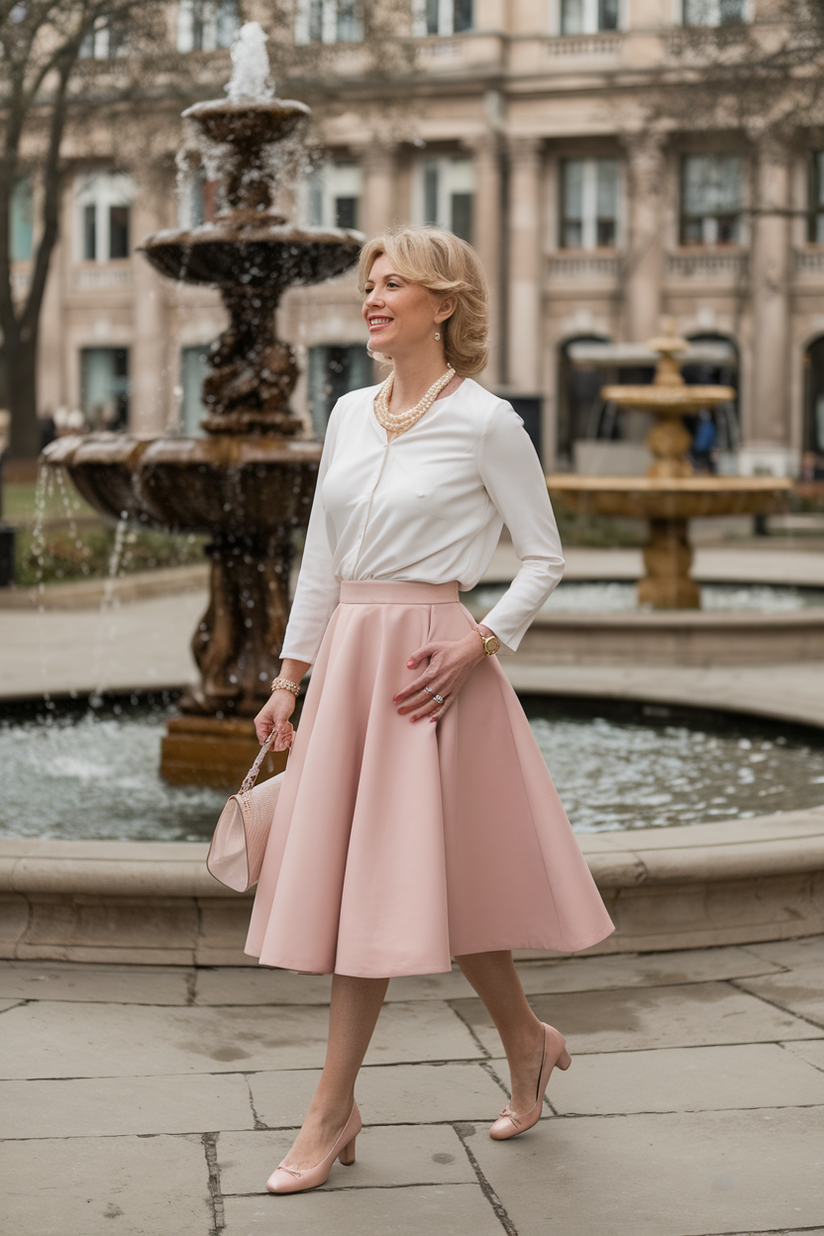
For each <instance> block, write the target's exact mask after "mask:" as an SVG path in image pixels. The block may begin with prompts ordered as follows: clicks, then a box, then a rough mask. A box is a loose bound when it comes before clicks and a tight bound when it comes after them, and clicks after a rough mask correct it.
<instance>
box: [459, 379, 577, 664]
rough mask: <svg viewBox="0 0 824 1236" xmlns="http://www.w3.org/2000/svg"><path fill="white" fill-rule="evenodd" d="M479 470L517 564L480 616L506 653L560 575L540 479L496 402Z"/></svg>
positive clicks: (525, 440) (524, 439) (509, 414)
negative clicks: (515, 571)
mask: <svg viewBox="0 0 824 1236" xmlns="http://www.w3.org/2000/svg"><path fill="white" fill-rule="evenodd" d="M479 464H480V474H481V479H482V480H483V483H484V486H485V488H486V491H487V493H488V494H489V496H490V498H491V499H492V502H493V503H494V504H495V507H496V508H497V510H498V512H499V514H500V515H501V517H502V519H503V521H504V523H505V524H506V526H507V528H508V529H509V531H510V534H511V536H512V545H513V548H514V550H515V553H516V554H517V556H518V558H519V559H520V561H521V568H520V570H519V571H518V574H517V575H516V576H515V578H514V580H513V581H512V584H511V585H510V587H509V588H508V589H507V591H506V592H505V593H504V595H503V596H502V597H501V599H500V601H498V603H497V604H496V605H495V606H494V607H493V608H492V609H491V610H490V611H489V613H488V614H487V616H486V617H485V618H484V619H483V625H484V626H486V627H489V629H490V630H491V631H493V632H494V633H495V635H497V637H498V639H499V640H500V641H501V644H502V645H503V646H504V648H505V649H506V651H508V652H514V651H515V650H516V649H517V647H518V645H519V644H520V642H521V639H522V638H523V636H524V633H525V631H526V630H527V627H528V626H529V624H530V623H531V622H532V620H533V618H534V617H535V615H536V614H537V613H538V611H539V610H540V608H541V606H542V605H543V604H544V603H545V601H546V600H547V597H548V596H549V595H550V593H551V592H552V590H553V589H554V588H555V587H556V585H557V584H558V583H560V580H561V577H562V575H563V573H564V558H563V554H562V552H561V539H560V537H559V535H558V526H557V524H556V522H555V516H554V514H553V511H552V504H551V502H550V500H549V494H548V492H547V487H546V478H545V477H544V473H543V469H542V468H541V464H540V461H539V459H538V456H537V454H536V452H535V448H534V447H533V445H532V442H531V441H530V439H529V435H528V434H527V433H526V430H525V429H524V427H523V421H522V420H521V418H520V417H519V416H518V414H517V413H516V412H515V411H514V409H513V408H512V407H511V406H510V405H509V404H507V403H504V402H500V403H498V404H497V405H496V406H495V408H493V409H492V413H491V415H490V418H489V422H488V425H487V428H486V431H485V433H484V435H483V437H482V439H481V444H480V453H479Z"/></svg>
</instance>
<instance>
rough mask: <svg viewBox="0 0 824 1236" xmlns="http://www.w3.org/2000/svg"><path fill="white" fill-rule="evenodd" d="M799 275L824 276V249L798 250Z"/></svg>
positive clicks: (796, 266) (796, 259)
mask: <svg viewBox="0 0 824 1236" xmlns="http://www.w3.org/2000/svg"><path fill="white" fill-rule="evenodd" d="M795 273H796V274H797V275H824V249H796V251H795Z"/></svg>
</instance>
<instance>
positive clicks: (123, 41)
mask: <svg viewBox="0 0 824 1236" xmlns="http://www.w3.org/2000/svg"><path fill="white" fill-rule="evenodd" d="M128 50H129V49H128V39H127V34H126V27H125V26H124V25H123V23H122V22H116V21H112V20H111V19H110V18H108V17H96V18H95V20H94V24H93V25H92V28H91V29H90V30H89V33H88V34H87V35H86V37H85V38H84V39H83V42H82V43H81V44H80V59H81V60H111V59H113V58H114V57H115V56H125V55H126V54H127V53H128Z"/></svg>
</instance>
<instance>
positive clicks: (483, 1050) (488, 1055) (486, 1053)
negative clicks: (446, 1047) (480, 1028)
mask: <svg viewBox="0 0 824 1236" xmlns="http://www.w3.org/2000/svg"><path fill="white" fill-rule="evenodd" d="M445 1003H446V1007H447V1008H448V1009H450V1010H451V1012H453V1013H454V1014H455V1016H456V1017H457V1018H458V1021H460V1022H462V1023H463V1024H464V1025H465V1026H466V1028H467V1030H468V1031H469V1033H470V1035H471V1036H472V1042H473V1043H474V1044H475V1046H476V1047H477V1048H478V1051H479V1052H481V1054H482V1055H483V1057H484V1059H485V1060H491V1059H492V1053H491V1052H490V1051H489V1049H488V1048H487V1047H486V1046H485V1045H484V1044H483V1043H482V1042H481V1040H480V1039H479V1038H478V1036H477V1034H476V1033H475V1027H474V1026H473V1025H472V1023H471V1022H470V1021H467V1019H466V1018H465V1017H464V1015H463V1013H462V1012H461V1011H460V1009H456V1008H455V1005H454V1004H453V1003H452V1001H451V1000H447V1001H445Z"/></svg>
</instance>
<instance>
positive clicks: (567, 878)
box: [246, 228, 613, 1193]
mask: <svg viewBox="0 0 824 1236" xmlns="http://www.w3.org/2000/svg"><path fill="white" fill-rule="evenodd" d="M360 287H361V291H362V292H363V297H364V300H363V317H364V320H365V322H366V325H367V328H368V331H369V340H370V348H371V349H374V351H375V352H376V353H378V354H380V355H381V356H382V357H384V358H387V359H388V360H390V361H391V363H392V374H391V376H390V377H389V378H388V379H387V381H386V382H385V383H384V384H383V385H382V386H381V387H373V388H369V389H367V390H361V391H353V392H351V393H350V394H348V395H345V396H344V397H343V398H342V399H340V400H339V401H338V403H337V404H336V406H335V408H334V410H333V412H332V416H331V418H330V421H329V428H328V432H327V437H326V442H325V445H324V451H323V458H322V461H321V465H320V471H319V475H318V484H317V490H316V494H315V500H314V505H313V508H312V514H311V518H310V521H309V527H308V531H307V537H306V547H305V551H304V556H303V563H302V567H301V572H300V578H299V580H298V585H297V589H296V592H295V600H294V604H293V606H292V611H291V617H290V620H289V625H288V627H287V630H286V636H285V639H284V644H283V649H282V658H283V662H282V669H281V677H279V678H277V679H275V682H274V684H273V691H272V695H271V697H270V700H269V702H268V703H267V704H266V706H265V707H264V708H263V709H262V710H261V712H260V713H259V714H258V716H257V718H256V722H255V724H256V728H257V733H258V737H259V738H260V740H261V742H262V741H264V740H265V738H266V737H267V736H268V735H269V734H270V733H271V731H272V729H274V730H275V731H276V733H277V737H276V741H275V747H276V748H277V749H280V750H283V749H284V748H286V747H289V746H292V742H293V737H294V746H293V750H292V754H291V757H290V760H289V765H288V768H287V773H286V778H285V780H284V785H283V789H282V791H281V795H280V800H279V803H278V809H277V812H276V815H275V820H274V824H273V827H272V832H271V835H270V839H269V844H268V847H267V852H266V856H265V860H264V864H263V870H262V872H261V877H260V881H259V884H258V890H257V895H256V898H255V904H254V909H253V912H252V921H251V925H250V929H249V939H248V941H247V946H246V949H247V952H249V953H251V954H252V955H253V956H256V957H258V958H259V959H260V962H261V964H263V965H268V966H278V967H282V968H284V969H289V970H298V971H304V972H308V973H332V975H333V979H332V997H331V1007H330V1016H329V1043H328V1048H327V1055H326V1063H325V1065H324V1069H323V1073H322V1075H321V1078H320V1082H319V1083H318V1087H317V1090H316V1092H315V1095H314V1098H313V1099H312V1103H311V1105H310V1107H309V1111H308V1114H307V1117H306V1120H305V1122H304V1124H303V1127H302V1129H301V1131H300V1133H299V1135H298V1137H297V1140H296V1141H295V1143H294V1145H293V1147H292V1149H291V1150H290V1152H289V1154H288V1155H287V1157H286V1159H285V1160H284V1161H283V1163H282V1164H280V1165H279V1166H278V1168H276V1170H275V1171H274V1172H273V1174H272V1176H271V1177H270V1179H269V1181H268V1183H267V1188H268V1189H269V1191H270V1192H273V1193H291V1192H298V1191H300V1190H304V1189H310V1188H314V1187H316V1186H317V1185H319V1184H322V1183H323V1182H324V1181H325V1180H326V1178H327V1177H328V1175H329V1172H330V1170H331V1167H332V1165H333V1163H334V1161H335V1159H336V1158H339V1159H340V1161H341V1163H344V1164H347V1165H348V1164H350V1163H353V1162H354V1157H355V1156H354V1149H355V1138H356V1136H357V1134H358V1132H359V1131H360V1128H361V1120H360V1114H359V1112H358V1108H357V1104H356V1103H355V1097H354V1090H355V1081H356V1078H357V1074H358V1070H359V1069H360V1066H361V1063H362V1061H363V1057H364V1055H365V1053H366V1049H367V1047H368V1046H369V1040H370V1038H371V1035H372V1031H373V1029H374V1026H375V1023H376V1021H377V1018H378V1014H379V1012H380V1008H381V1004H382V1003H383V999H384V995H385V993H386V988H387V984H388V982H389V978H390V977H391V976H392V975H406V974H430V973H434V972H442V971H448V970H449V969H450V968H451V958H452V957H454V958H455V960H456V961H457V963H458V965H459V966H460V967H461V969H462V970H463V972H464V974H465V975H466V977H467V979H468V980H469V982H470V983H471V984H472V986H473V987H474V988H475V991H476V992H477V993H478V995H479V996H480V998H481V999H482V1000H483V1002H484V1004H485V1005H486V1007H487V1009H488V1010H489V1013H490V1015H491V1016H492V1019H493V1021H494V1024H495V1026H496V1028H497V1030H498V1032H499V1034H500V1036H501V1039H502V1042H503V1046H504V1049H505V1051H506V1056H507V1059H508V1061H509V1067H510V1074H511V1082H512V1098H511V1101H510V1103H509V1104H508V1106H507V1107H506V1108H505V1109H504V1111H503V1112H502V1114H501V1116H500V1117H499V1119H498V1120H497V1121H496V1122H495V1123H494V1124H493V1125H492V1128H491V1130H490V1132H491V1135H492V1136H493V1137H494V1138H496V1139H505V1138H508V1137H512V1136H514V1135H516V1134H517V1133H521V1132H523V1131H524V1130H525V1129H527V1128H529V1127H531V1126H532V1125H533V1124H535V1123H536V1121H537V1120H538V1118H539V1116H540V1114H541V1110H542V1105H543V1095H544V1091H545V1089H546V1085H547V1082H548V1080H549V1075H550V1073H551V1071H552V1068H553V1067H554V1066H555V1065H558V1067H560V1068H566V1067H568V1064H569V1056H568V1054H567V1051H566V1047H565V1042H564V1039H563V1037H562V1035H561V1034H559V1032H558V1031H557V1030H555V1029H554V1028H553V1027H551V1026H544V1025H543V1024H542V1023H541V1022H540V1021H539V1020H538V1018H537V1017H536V1016H535V1014H534V1013H533V1012H532V1010H531V1008H530V1007H529V1005H528V1003H527V1001H526V997H525V996H524V992H523V988H522V986H521V983H520V980H519V978H518V975H517V972H516V970H515V967H514V965H513V961H512V949H514V948H544V949H546V948H551V949H557V950H560V951H564V952H571V951H575V950H579V949H583V948H587V947H588V946H589V945H591V944H595V943H596V942H597V941H598V940H601V939H603V938H604V937H605V936H607V935H608V934H609V933H610V931H612V929H613V928H612V923H611V922H610V920H609V917H608V915H607V913H606V910H605V908H604V906H603V903H602V901H601V899H600V897H599V895H598V892H597V890H596V888H595V885H594V883H593V881H592V879H591V877H590V875H589V871H588V869H587V867H586V864H585V863H584V860H583V858H582V856H581V853H580V850H579V849H578V847H577V844H576V842H575V839H574V837H573V834H572V830H571V828H570V826H569V823H568V821H567V819H566V816H565V815H564V812H563V808H562V807H561V804H560V802H559V800H558V797H557V794H556V793H555V789H554V787H553V785H552V781H551V780H550V777H549V774H548V772H547V769H546V765H545V763H544V760H543V757H542V756H541V753H540V751H539V749H538V746H537V744H536V742H535V740H534V738H533V736H532V732H531V730H530V728H529V725H528V723H527V720H526V717H525V716H524V713H523V711H522V709H521V707H520V704H519V702H518V699H517V697H516V696H515V693H514V691H513V690H512V688H511V686H510V685H509V682H508V680H507V679H506V677H505V675H504V673H503V671H502V670H501V668H500V666H499V665H498V663H497V659H496V655H495V654H496V653H497V652H498V651H499V650H502V651H514V650H515V649H516V648H517V647H518V644H519V642H520V640H521V637H522V636H523V634H524V631H525V630H526V629H527V627H528V626H529V623H530V622H531V621H532V619H533V618H534V616H535V614H536V613H537V612H538V610H539V609H540V608H541V606H542V605H543V603H544V602H545V601H546V599H547V597H548V596H549V594H550V592H551V591H552V589H553V588H554V587H555V585H556V584H557V583H558V581H559V580H560V578H561V573H562V569H563V558H562V557H561V546H560V542H559V539H558V532H557V528H556V525H555V520H554V517H553V515H552V508H551V506H550V503H549V498H548V495H547V490H546V483H545V480H544V477H543V474H542V471H541V467H540V464H539V462H538V458H537V456H536V454H535V451H534V450H533V447H532V444H531V443H530V441H529V438H528V436H527V434H526V433H525V431H524V429H523V423H522V421H521V420H520V418H519V417H518V416H516V414H515V412H514V411H513V409H512V408H511V407H510V405H509V404H508V403H506V402H504V401H503V400H501V399H498V398H497V397H496V396H494V395H491V394H490V393H489V392H488V391H486V390H485V389H484V388H483V387H481V386H479V385H478V384H477V383H476V382H473V381H472V377H471V375H472V374H474V373H479V372H480V371H481V370H482V369H483V368H484V366H485V364H486V359H487V344H486V337H487V322H488V315H487V288H486V280H485V276H484V272H483V268H482V267H481V264H480V262H479V260H478V258H477V256H476V254H475V253H474V251H473V250H472V249H471V248H470V246H469V245H467V244H466V243H465V242H464V241H461V240H458V239H457V238H456V237H455V236H453V235H452V234H451V233H449V232H443V231H439V230H437V229H435V228H403V229H401V230H397V231H395V232H392V233H389V234H387V235H384V236H380V237H378V238H377V239H375V240H372V241H370V242H369V243H368V244H367V245H366V246H365V247H364V249H363V252H362V254H361V260H360ZM504 522H505V523H506V524H507V526H508V528H509V531H510V533H511V535H512V541H513V545H514V548H515V550H516V553H517V555H518V558H519V559H520V561H521V563H522V566H521V568H520V570H519V571H518V574H517V575H516V577H515V579H514V581H513V582H512V585H511V587H510V588H509V590H508V591H507V592H506V593H505V595H504V596H503V597H502V598H501V600H500V601H499V602H498V603H497V604H496V605H495V606H494V607H493V609H492V610H491V611H490V612H489V613H488V614H487V616H486V618H485V619H484V621H483V622H482V623H480V625H476V623H475V622H474V621H473V620H472V618H471V617H470V615H469V613H468V612H467V610H465V609H464V608H463V606H462V605H460V603H459V601H458V589H459V588H460V589H463V590H467V589H469V588H473V587H474V586H475V585H476V584H477V582H478V580H479V579H480V578H481V576H482V575H483V573H484V571H485V570H486V568H487V566H488V565H489V562H490V559H491V557H492V554H493V551H494V549H495V546H496V544H497V542H498V538H499V535H500V532H501V527H502V524H503V523H504ZM310 665H314V670H313V674H312V680H311V685H310V687H309V690H308V693H307V696H306V700H305V703H304V707H303V713H302V716H301V724H300V728H299V730H298V731H297V732H293V729H292V724H291V722H290V720H289V718H290V716H291V714H292V711H293V709H294V706H295V697H296V695H297V693H298V684H299V683H300V681H301V679H302V678H303V676H304V674H305V673H306V671H307V670H308V669H309V666H310Z"/></svg>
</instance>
